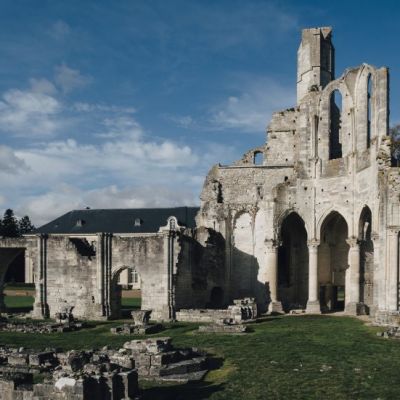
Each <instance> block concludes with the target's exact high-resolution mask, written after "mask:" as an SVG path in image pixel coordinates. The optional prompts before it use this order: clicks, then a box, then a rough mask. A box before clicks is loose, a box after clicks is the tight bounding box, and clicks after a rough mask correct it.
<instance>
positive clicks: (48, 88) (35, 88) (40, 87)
mask: <svg viewBox="0 0 400 400" xmlns="http://www.w3.org/2000/svg"><path fill="white" fill-rule="evenodd" d="M29 83H30V85H31V91H32V92H34V93H43V94H49V95H54V94H56V93H57V89H56V87H55V86H54V85H53V84H52V83H51V82H50V81H49V80H47V79H44V78H40V79H36V78H31V79H29Z"/></svg>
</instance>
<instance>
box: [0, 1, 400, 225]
mask: <svg viewBox="0 0 400 400" xmlns="http://www.w3.org/2000/svg"><path fill="white" fill-rule="evenodd" d="M0 6H1V13H0V27H1V28H0V60H1V62H0V135H1V142H0V184H1V190H0V209H5V208H8V207H10V208H13V209H14V210H15V211H16V212H17V214H18V215H23V214H29V215H30V216H31V218H32V219H33V221H34V222H35V223H36V224H38V225H40V224H42V223H44V222H46V221H48V220H49V219H51V218H53V217H56V216H58V215H60V214H61V213H63V212H66V211H68V210H70V209H74V208H82V207H86V206H90V207H92V208H95V207H96V208H97V207H99V208H100V207H104V208H113V207H159V206H175V205H197V204H199V194H200V190H201V186H202V183H203V180H204V177H205V174H206V173H207V171H208V170H209V168H210V167H211V166H212V165H213V164H215V163H218V162H220V163H230V162H232V161H234V160H235V159H236V158H239V157H240V156H241V154H242V153H244V152H245V151H246V150H248V149H249V148H251V147H255V146H258V145H260V144H262V143H263V141H264V140H265V127H266V125H267V123H268V120H269V118H270V116H271V113H272V112H273V111H278V110H280V109H282V108H287V107H291V106H293V105H294V104H295V89H296V88H295V79H296V52H297V48H298V45H299V41H300V32H301V29H302V28H306V27H313V26H332V27H333V29H334V36H333V40H334V44H335V48H336V74H337V76H339V75H340V74H341V73H342V72H343V70H344V69H345V68H347V67H350V66H356V65H359V64H361V63H363V62H367V63H370V64H373V65H376V66H383V65H385V66H389V67H390V71H391V93H390V94H391V123H392V124H394V123H398V122H400V112H399V109H400V104H399V103H400V93H399V90H398V88H399V76H400V71H399V68H400V51H399V50H400V49H399V47H400V46H399V44H398V28H397V25H398V16H399V11H400V3H398V2H396V1H380V2H379V3H378V2H373V1H347V2H345V1H335V2H329V3H328V4H327V3H326V2H317V1H279V2H278V1H236V0H226V1H225V0H220V1H206V0H203V1H200V0H198V1H190V0H185V1H178V0H176V1H175V0H168V1H165V0H164V1H152V0H148V1H99V0H98V1H72V0H70V1H56V0H53V1H19V0H10V1H8V0H0Z"/></svg>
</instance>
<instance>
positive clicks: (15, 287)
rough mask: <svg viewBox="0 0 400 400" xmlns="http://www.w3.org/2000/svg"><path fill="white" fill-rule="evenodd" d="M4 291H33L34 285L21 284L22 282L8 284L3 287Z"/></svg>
mask: <svg viewBox="0 0 400 400" xmlns="http://www.w3.org/2000/svg"><path fill="white" fill-rule="evenodd" d="M4 289H8V290H35V284H34V283H23V282H14V283H12V282H8V283H6V284H5V285H4Z"/></svg>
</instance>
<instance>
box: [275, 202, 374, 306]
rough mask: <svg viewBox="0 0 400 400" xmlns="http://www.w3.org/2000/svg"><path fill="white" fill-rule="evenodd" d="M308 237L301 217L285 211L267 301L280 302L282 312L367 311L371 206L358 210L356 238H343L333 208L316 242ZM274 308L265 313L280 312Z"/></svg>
mask: <svg viewBox="0 0 400 400" xmlns="http://www.w3.org/2000/svg"><path fill="white" fill-rule="evenodd" d="M307 239H308V237H307V231H306V228H305V224H304V221H303V220H302V218H301V217H300V216H299V215H298V214H297V213H295V212H292V213H290V214H289V215H288V216H287V217H286V218H285V219H284V220H283V222H282V224H281V231H280V241H279V246H275V251H276V253H277V278H276V282H275V284H276V298H273V295H274V293H273V292H274V291H273V288H271V289H272V290H271V300H272V304H274V303H275V304H279V307H282V310H283V311H285V312H288V311H290V310H292V309H305V308H307V309H308V310H309V311H312V312H320V311H321V312H334V311H344V310H346V311H350V312H357V313H369V310H370V307H371V306H372V304H373V265H374V248H373V242H372V240H371V211H370V209H369V208H368V207H364V209H363V210H362V213H361V216H360V223H359V236H358V237H357V238H354V237H353V238H350V237H348V226H347V223H346V220H345V219H344V218H343V216H342V215H341V214H340V213H338V212H336V211H332V212H331V213H330V214H329V215H327V216H326V217H325V219H324V220H323V222H322V224H321V228H320V240H316V239H314V240H312V239H311V240H307ZM273 284H274V282H273V281H272V282H271V283H270V285H273ZM275 307H276V305H275ZM279 307H278V308H275V309H272V310H271V309H270V311H280V310H279Z"/></svg>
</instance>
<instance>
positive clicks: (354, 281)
mask: <svg viewBox="0 0 400 400" xmlns="http://www.w3.org/2000/svg"><path fill="white" fill-rule="evenodd" d="M346 242H347V244H348V245H349V246H350V249H349V255H348V264H349V267H348V268H347V270H346V288H345V311H346V313H348V314H352V315H358V314H360V310H361V304H360V244H359V241H358V239H357V238H356V237H351V238H348V239H347V240H346Z"/></svg>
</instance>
